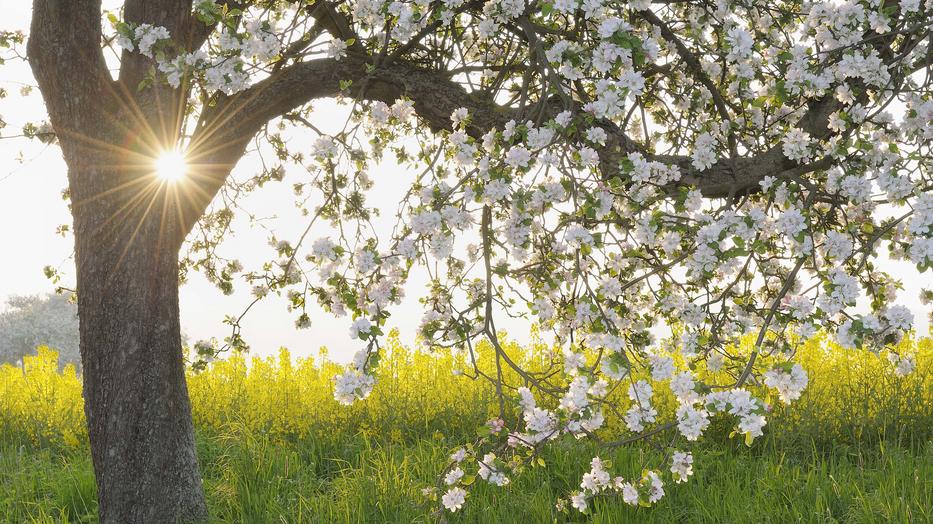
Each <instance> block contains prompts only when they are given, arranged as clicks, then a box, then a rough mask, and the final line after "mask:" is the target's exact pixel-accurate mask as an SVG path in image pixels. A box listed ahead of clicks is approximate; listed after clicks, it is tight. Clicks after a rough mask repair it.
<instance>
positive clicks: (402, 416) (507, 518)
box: [0, 337, 933, 523]
mask: <svg viewBox="0 0 933 524" xmlns="http://www.w3.org/2000/svg"><path fill="white" fill-rule="evenodd" d="M506 347H507V349H508V351H509V352H510V353H511V354H513V356H514V357H515V358H518V359H522V360H523V361H525V362H526V363H527V364H529V365H531V366H532V367H533V366H535V365H539V366H545V365H547V363H549V362H550V361H551V359H552V358H554V356H553V354H552V350H551V348H548V347H546V346H544V345H542V344H532V345H531V346H529V347H525V348H522V347H519V346H518V345H517V344H514V343H509V344H506ZM899 350H900V351H905V352H908V353H911V354H914V355H915V358H916V361H917V367H916V369H915V370H914V372H913V373H911V374H910V375H908V376H906V377H899V376H897V375H896V374H895V373H894V371H893V367H892V365H891V364H890V363H889V362H888V361H887V359H885V358H884V356H883V355H877V354H874V353H871V352H868V351H852V350H842V349H840V348H839V347H838V346H835V345H834V344H833V343H831V342H829V341H826V340H824V339H822V338H819V337H818V338H816V339H814V340H812V341H811V342H808V343H807V344H806V345H805V346H804V347H803V348H802V349H801V350H800V352H799V355H798V361H799V362H800V363H801V364H802V365H803V366H804V368H805V369H806V370H807V371H808V372H809V375H810V385H809V387H808V388H807V390H806V391H805V392H804V394H803V396H802V397H801V398H800V399H799V400H798V401H797V402H795V403H794V404H792V405H791V406H789V407H785V406H783V405H782V404H780V403H778V402H776V401H775V399H771V404H772V406H773V409H772V411H771V412H770V413H769V416H768V425H767V426H766V428H765V435H764V437H762V438H759V439H757V440H755V442H754V443H753V445H752V446H750V447H749V446H746V445H745V444H744V442H742V439H740V438H730V436H729V428H728V426H727V425H726V424H720V425H718V426H717V425H716V424H715V423H714V426H713V427H712V428H711V430H710V431H708V432H707V433H706V434H705V435H704V437H703V438H702V439H701V440H700V442H698V443H696V444H695V445H693V446H692V447H691V449H692V450H693V454H694V457H695V464H694V469H695V474H694V476H693V477H691V478H690V480H689V481H688V482H687V483H685V484H680V485H672V486H668V487H667V496H665V498H664V499H662V500H661V502H660V503H659V504H657V505H656V506H654V507H651V508H632V507H630V506H626V505H624V504H623V503H622V501H621V500H618V499H600V500H598V501H597V502H596V504H595V507H594V508H593V510H592V512H591V513H590V514H588V515H582V514H580V513H576V512H570V511H567V512H561V511H559V510H558V509H557V508H556V507H555V501H556V500H557V499H558V498H559V497H566V495H567V494H568V493H569V492H570V491H572V490H573V489H575V488H576V487H577V486H578V485H579V482H580V477H581V475H582V474H583V473H584V472H585V471H587V470H588V469H589V459H590V458H591V457H592V456H594V455H597V454H598V455H599V456H600V457H602V458H603V459H606V460H609V461H611V464H612V470H613V471H614V472H615V473H617V474H622V475H626V476H633V475H635V474H637V472H638V471H640V470H641V468H642V466H643V465H644V464H645V463H646V462H649V463H650V462H652V461H657V462H660V461H662V456H661V454H660V452H659V451H658V447H657V446H655V445H654V444H655V442H652V441H650V440H649V441H646V442H640V443H637V444H634V445H630V446H624V447H618V448H609V447H606V446H604V445H602V444H600V443H597V442H586V443H581V442H578V441H575V440H574V439H572V438H571V439H567V440H558V441H556V442H554V443H553V444H551V445H549V446H547V447H546V448H545V451H544V454H543V455H542V459H543V460H542V461H541V464H536V465H535V466H534V467H531V468H527V469H526V470H525V471H523V472H522V473H521V474H518V475H514V478H513V482H512V483H511V484H510V485H509V486H506V487H504V488H498V487H494V486H489V485H486V484H484V483H482V482H479V483H478V484H477V485H476V486H474V489H473V490H471V493H470V496H469V498H468V501H467V504H466V505H465V506H464V509H463V511H462V512H459V513H456V514H453V515H450V514H447V516H446V518H447V519H448V520H449V521H450V522H521V523H525V522H604V523H608V522H635V521H637V522H931V521H933V443H931V436H933V340H931V339H929V338H926V339H921V340H907V341H905V342H903V343H902V344H901V347H900V348H899ZM490 355H491V352H490V351H489V349H488V348H486V347H480V357H481V359H480V362H479V365H480V367H484V366H492V365H493V364H492V362H491V357H490ZM462 358H463V357H462V356H459V355H456V354H452V353H450V352H438V353H431V354H429V353H423V352H416V351H411V350H409V349H407V348H405V347H403V346H402V345H401V344H399V343H398V341H397V338H390V352H389V354H388V355H387V357H385V358H384V359H383V361H382V363H381V365H380V369H379V372H378V375H377V376H378V383H377V386H376V388H375V390H374V391H373V393H372V395H371V396H370V398H369V399H367V400H366V401H363V402H357V403H355V404H354V405H352V406H341V405H339V404H338V403H337V402H336V401H335V400H334V398H333V393H332V392H333V385H332V380H331V377H332V376H333V375H334V373H335V372H336V371H337V370H338V366H337V365H335V364H333V363H330V362H328V361H327V359H326V354H321V355H319V356H317V357H316V358H307V359H296V358H293V357H292V356H291V355H290V354H289V353H288V351H286V350H284V349H283V350H281V351H280V353H279V355H278V356H277V357H273V358H266V359H259V358H253V359H249V358H247V357H244V356H240V355H234V356H230V357H229V358H226V359H223V360H218V361H216V362H214V363H212V364H211V365H210V366H209V367H208V368H207V369H206V370H204V371H201V372H194V371H192V372H190V374H189V377H188V383H189V391H190V394H191V399H192V408H193V416H194V420H195V426H196V428H197V440H198V453H199V460H200V464H201V469H202V474H203V477H204V485H205V491H206V493H207V497H208V503H209V505H210V510H211V515H212V519H214V520H215V521H217V522H250V523H252V522H256V523H262V522H283V523H291V522H348V523H349V522H354V523H355V522H406V523H407V522H432V521H436V520H437V516H436V515H432V511H433V509H434V508H435V505H434V504H435V503H434V502H433V501H431V500H429V498H426V497H425V496H424V495H423V494H422V490H423V489H424V488H429V487H431V486H435V485H436V484H437V483H438V480H439V479H438V474H439V473H440V472H441V471H442V470H443V468H444V467H445V465H446V463H447V457H448V455H449V454H450V452H451V451H452V450H453V449H455V448H457V447H458V446H460V445H462V444H464V443H466V442H470V441H472V440H474V439H476V438H477V428H478V427H480V426H482V425H483V424H484V422H485V421H486V420H488V419H489V418H490V417H491V416H493V415H494V414H495V413H496V412H497V411H496V410H497V401H496V398H495V395H494V391H493V390H492V389H490V388H489V387H487V385H486V384H484V383H483V382H481V381H474V380H471V379H470V378H469V377H467V376H463V375H457V374H453V373H451V369H452V368H457V367H462V365H463V364H464V363H463V362H462ZM698 373H700V374H701V375H702V373H703V372H702V370H698ZM511 379H512V380H517V378H516V377H511ZM80 392H81V384H80V378H79V377H78V376H77V374H76V373H75V371H74V369H73V368H70V367H66V368H64V369H63V370H60V369H59V366H58V364H57V362H56V355H55V353H54V351H52V350H49V349H47V348H40V349H39V351H38V355H37V356H35V357H28V358H26V359H25V361H24V362H23V365H22V366H21V367H14V366H11V365H4V366H2V367H0V488H2V489H0V522H16V523H19V522H94V521H95V519H96V517H95V512H96V495H95V486H94V477H93V471H92V468H91V462H90V455H89V451H88V444H87V435H86V431H85V429H84V426H83V425H84V416H83V407H82V401H81V396H80ZM763 394H764V393H763ZM669 401H670V403H671V405H673V399H669ZM658 404H659V406H663V405H664V400H663V399H659V402H658ZM659 411H661V412H662V415H664V416H665V417H667V418H668V419H669V418H670V417H671V414H670V413H668V412H667V411H670V410H662V409H661V408H659ZM507 418H508V417H507ZM662 422H664V420H662ZM719 426H721V427H719ZM620 434H622V435H624V434H625V431H624V430H623V429H621V423H620V421H619V420H615V419H613V418H612V417H607V425H606V428H604V429H603V430H602V433H600V434H599V435H598V436H602V437H605V438H612V437H613V436H618V435H620ZM672 436H673V434H672V433H667V434H666V435H665V434H663V433H662V434H661V435H659V436H658V438H667V440H668V441H669V440H670V437H672Z"/></svg>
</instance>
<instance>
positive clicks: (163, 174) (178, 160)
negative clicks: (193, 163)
mask: <svg viewBox="0 0 933 524" xmlns="http://www.w3.org/2000/svg"><path fill="white" fill-rule="evenodd" d="M155 172H156V176H157V177H159V179H160V180H164V181H166V182H177V181H179V180H181V179H182V178H184V177H185V175H186V174H188V162H187V161H186V160H185V155H184V153H182V152H181V151H179V150H177V149H173V150H171V151H166V152H164V153H162V154H161V155H159V158H157V159H156V161H155Z"/></svg>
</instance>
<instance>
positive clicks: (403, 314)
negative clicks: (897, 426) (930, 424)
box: [0, 0, 931, 361]
mask: <svg viewBox="0 0 933 524" xmlns="http://www.w3.org/2000/svg"><path fill="white" fill-rule="evenodd" d="M107 3H112V2H107ZM31 4H32V2H29V1H26V0H0V12H2V13H3V15H4V16H3V18H2V20H0V29H2V30H14V29H22V30H25V29H26V28H27V27H28V25H29V17H30V11H31ZM23 85H34V80H33V78H32V75H31V73H30V71H29V69H28V66H26V64H24V63H21V62H11V63H7V64H6V65H4V66H2V67H0V87H2V88H5V89H6V90H7V91H9V92H10V93H11V95H10V96H9V97H8V98H7V99H3V100H0V117H2V118H3V119H4V120H5V121H6V122H7V127H6V128H5V129H3V130H0V136H8V135H12V134H18V130H19V129H21V128H22V125H23V124H24V123H26V122H28V121H33V122H38V121H41V120H43V119H44V116H45V113H44V109H43V104H42V100H41V96H40V95H39V93H38V91H37V90H36V91H34V92H33V94H32V95H30V96H28V97H22V96H19V95H18V91H19V89H20V87H22V86H23ZM316 109H317V112H316V114H315V117H316V118H315V124H316V125H319V127H321V128H322V129H323V130H324V131H327V130H328V128H332V127H334V126H340V125H342V123H343V117H342V116H341V113H342V111H340V110H339V109H338V108H337V107H336V105H335V104H334V103H330V102H321V103H318V104H317V105H316ZM20 153H22V156H21V157H20ZM257 165H258V162H257V159H256V158H255V157H247V158H245V159H244V160H243V161H241V162H240V164H239V165H238V167H237V169H236V171H235V174H237V173H239V174H240V176H244V174H245V173H250V172H253V171H254V170H256V166H257ZM300 176H301V175H300V174H297V173H292V174H289V175H288V176H287V177H286V179H285V181H284V182H282V183H273V184H267V185H266V187H265V188H263V189H260V190H258V191H257V192H256V193H254V194H252V195H250V197H249V198H247V199H246V200H244V205H245V207H246V208H247V209H248V210H249V211H251V212H252V213H254V214H255V215H256V216H259V217H276V218H275V219H272V220H269V221H268V222H267V223H268V225H270V227H272V228H273V229H274V230H275V232H276V234H277V235H278V236H279V238H281V239H288V240H294V239H297V236H298V235H299V234H300V232H301V231H302V230H303V229H304V228H305V227H306V224H307V221H306V219H302V218H301V217H300V216H299V215H298V214H297V212H295V210H294V205H293V203H294V197H293V195H292V191H291V186H292V183H293V182H295V181H297V180H298V179H299V177H300ZM371 176H372V178H373V179H374V181H375V184H376V185H375V187H374V190H373V191H372V192H371V195H372V196H371V197H370V198H376V199H378V200H376V203H377V204H379V207H381V208H382V209H384V210H385V215H387V216H386V217H384V218H385V219H386V220H387V222H386V223H387V224H391V220H392V219H393V215H394V210H395V209H396V206H397V204H398V197H399V196H400V195H401V194H402V192H403V190H404V186H405V184H403V183H400V181H401V180H407V179H408V177H410V176H411V175H410V174H406V173H405V172H404V170H403V169H402V168H400V167H399V166H397V165H394V164H392V163H389V162H386V163H385V164H384V165H383V166H380V167H379V168H378V169H375V170H373V172H372V173H371ZM66 185H67V180H66V171H65V165H64V162H63V161H62V158H61V153H60V151H59V149H58V148H57V147H56V146H51V147H49V146H44V145H41V144H39V143H38V142H35V141H25V140H23V139H0V302H2V301H5V299H6V297H8V296H10V295H15V294H35V293H48V292H51V291H52V290H53V288H54V286H53V285H52V283H51V282H50V281H49V280H47V279H46V278H45V276H44V275H43V273H42V268H43V267H44V266H46V265H52V266H55V267H59V268H60V269H61V270H62V271H63V272H64V273H65V274H66V278H68V279H71V280H66V281H65V282H64V284H65V285H66V286H69V287H71V285H73V275H74V266H73V262H72V260H71V259H70V255H71V252H72V239H71V237H70V236H69V237H66V238H61V237H59V236H57V235H56V234H55V230H56V228H57V227H58V226H59V225H61V224H70V223H71V217H70V215H69V213H68V209H67V205H66V202H65V201H63V200H62V198H61V191H62V190H63V189H65V187H66ZM264 223H265V222H264ZM234 229H235V231H236V233H237V234H236V235H235V236H234V237H232V238H230V239H228V240H227V241H226V243H225V247H224V249H223V250H222V252H223V253H225V254H228V255H229V256H231V257H234V258H239V259H240V260H241V261H242V262H243V263H244V265H245V266H246V268H247V269H250V268H255V267H257V265H258V264H260V263H261V262H263V261H265V260H267V259H268V258H269V257H270V255H271V253H270V250H269V249H268V248H267V246H266V241H267V239H268V232H267V231H265V230H263V228H262V227H257V226H256V224H250V223H249V222H248V221H247V220H245V219H238V221H237V222H235V224H234ZM327 233H328V227H327V226H326V224H321V225H320V226H317V225H316V226H315V230H313V232H312V233H311V234H310V235H309V238H310V239H312V240H313V239H315V238H318V237H321V236H325V235H326V234H327ZM883 264H884V265H885V266H887V267H888V268H889V270H890V271H892V272H893V273H894V274H895V275H899V276H901V277H903V280H904V284H905V287H906V288H907V289H906V290H905V291H904V292H903V293H902V294H901V303H904V304H905V305H908V306H909V307H910V308H911V309H912V310H913V312H914V315H915V319H916V326H915V327H916V328H917V331H918V332H919V333H927V331H928V329H929V328H928V322H927V311H926V308H925V307H923V306H921V304H920V302H919V299H918V291H919V289H920V287H921V285H919V284H925V285H926V286H929V285H930V284H931V281H930V280H931V279H930V276H929V274H927V275H919V274H918V273H917V272H916V270H915V269H914V268H913V266H911V265H910V264H908V263H903V262H897V263H893V262H889V261H888V262H883ZM424 282H425V279H424V277H423V275H422V276H420V277H419V276H418V275H416V276H414V277H413V279H412V281H411V282H410V285H409V287H408V288H407V289H406V293H407V298H406V300H405V302H404V303H403V304H402V305H401V306H399V307H397V308H395V309H394V310H393V317H392V319H390V324H389V327H398V328H399V329H400V330H401V332H402V338H403V341H406V342H411V341H412V340H413V335H414V332H415V328H416V326H417V325H418V322H419V319H420V317H421V308H420V306H419V304H418V303H417V298H418V297H419V296H420V295H421V293H422V290H423V289H424ZM249 291H250V290H249V286H248V285H246V284H245V283H242V284H241V285H239V286H238V291H237V293H235V294H234V295H232V296H223V295H222V294H221V293H220V292H219V291H218V290H217V288H215V287H214V286H213V285H212V284H210V283H208V282H207V281H206V280H205V279H204V278H203V277H201V276H200V275H198V274H191V275H190V282H189V283H188V284H186V285H185V286H183V287H182V288H181V316H182V318H181V320H182V329H183V331H184V332H185V333H186V334H187V335H188V336H189V337H190V338H191V339H192V340H197V339H201V338H210V337H217V338H218V339H222V338H223V337H224V336H226V335H227V334H229V328H228V327H227V326H225V325H224V324H223V323H222V321H223V318H224V316H225V315H227V314H232V315H237V314H239V312H240V311H242V310H243V308H245V307H246V306H247V305H248V304H249V302H250V300H251V296H250V294H249ZM294 318H295V317H294V315H293V314H290V313H288V312H287V311H286V301H285V299H284V298H276V297H272V298H269V299H266V300H264V301H261V302H260V303H258V304H257V305H256V306H255V307H254V308H253V310H251V312H250V314H249V316H248V317H247V318H246V319H245V322H244V324H243V331H242V334H243V336H244V337H245V339H246V340H247V342H248V343H249V344H250V345H251V346H252V353H253V354H254V355H268V354H272V353H275V351H276V350H277V349H278V347H280V346H286V347H288V348H289V349H290V350H292V352H293V354H297V355H311V354H316V353H317V350H318V349H319V348H320V347H321V346H327V347H328V348H329V352H330V356H331V358H334V359H335V360H341V361H343V360H348V359H349V358H350V356H351V355H352V354H353V353H354V352H355V351H356V350H357V349H359V347H360V343H359V341H353V340H351V339H350V338H349V334H348V329H349V326H350V319H348V318H340V319H334V318H333V317H330V316H329V315H327V314H326V313H323V312H320V311H319V310H316V309H312V311H311V318H312V326H311V328H310V329H308V330H302V331H298V330H295V329H294V327H293V323H294ZM500 323H501V324H502V327H503V328H505V329H506V330H508V331H509V332H510V333H513V334H515V335H518V338H520V339H522V338H524V337H523V336H521V335H522V334H523V333H524V332H526V331H527V326H526V325H524V324H522V323H519V322H517V321H511V322H509V321H505V319H502V321H500Z"/></svg>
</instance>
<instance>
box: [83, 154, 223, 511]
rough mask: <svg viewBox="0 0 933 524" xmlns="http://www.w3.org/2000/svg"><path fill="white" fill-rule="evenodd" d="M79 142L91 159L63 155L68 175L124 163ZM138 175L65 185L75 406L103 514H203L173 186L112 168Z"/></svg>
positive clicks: (104, 174) (103, 175) (98, 177)
mask: <svg viewBox="0 0 933 524" xmlns="http://www.w3.org/2000/svg"><path fill="white" fill-rule="evenodd" d="M81 149H84V150H85V152H86V153H87V156H89V157H90V158H81V159H80V160H77V159H75V158H74V157H72V162H71V163H70V164H75V163H76V164H81V166H77V169H78V170H80V171H82V172H83V173H81V174H77V173H70V178H71V179H72V180H73V181H74V180H75V179H77V178H80V179H82V180H85V181H87V180H95V179H96V180H105V179H107V178H112V177H113V176H114V174H113V172H112V171H111V172H107V171H110V170H107V169H101V170H98V169H95V168H94V167H87V166H94V165H101V163H107V162H111V163H110V164H109V165H111V166H121V165H125V164H123V163H121V162H120V161H119V160H118V159H115V158H112V157H111V158H109V159H108V158H106V157H103V155H98V154H94V153H93V152H89V151H88V150H87V149H85V148H81ZM66 156H69V155H66ZM102 157H103V158H102ZM124 162H125V160H124ZM121 169H122V168H121ZM70 171H75V168H72V169H70ZM95 171H98V172H96V173H95ZM77 175H80V176H77ZM86 175H90V176H86ZM95 175H96V176H95ZM147 178H148V179H149V182H141V183H133V184H129V185H128V186H127V189H124V190H122V191H115V192H112V193H109V194H108V193H107V191H106V190H103V189H102V187H101V186H98V189H96V190H95V189H92V190H91V192H90V193H89V192H88V186H87V184H85V185H83V186H82V187H81V188H80V191H81V192H82V193H84V194H83V195H81V196H80V197H78V198H74V196H73V199H74V204H73V205H74V210H73V214H74V219H75V247H76V254H75V256H76V262H77V282H78V314H79V317H80V320H81V328H80V332H81V360H82V365H83V368H84V373H83V380H84V381H83V385H84V399H85V413H86V415H87V423H88V434H89V437H90V444H91V454H92V457H93V461H94V473H95V475H96V479H97V488H98V501H99V503H100V520H101V522H105V523H109V522H113V523H121V524H123V523H153V522H189V521H198V520H203V519H204V518H206V516H207V508H206V505H205V502H204V495H203V490H202V486H201V477H200V473H199V471H198V464H197V459H196V456H195V440H194V428H193V424H192V420H191V406H190V402H189V399H188V390H187V386H186V383H185V373H184V359H183V354H182V348H181V338H180V328H179V311H178V247H177V245H178V242H177V239H176V235H177V229H176V227H175V225H174V223H175V221H174V220H173V218H172V217H173V215H174V212H173V208H172V207H171V206H170V203H171V202H172V201H173V200H174V198H175V196H174V195H172V194H171V192H172V191H173V189H172V187H171V186H170V185H167V184H164V183H160V182H158V180H156V179H155V178H154V177H152V176H149V177H146V176H144V175H140V174H139V173H126V174H122V173H120V174H118V176H117V179H118V180H124V181H126V180H146V179H147ZM125 183H126V182H124V184H125ZM76 189H78V188H75V186H74V184H72V192H73V193H74V192H75V190H76Z"/></svg>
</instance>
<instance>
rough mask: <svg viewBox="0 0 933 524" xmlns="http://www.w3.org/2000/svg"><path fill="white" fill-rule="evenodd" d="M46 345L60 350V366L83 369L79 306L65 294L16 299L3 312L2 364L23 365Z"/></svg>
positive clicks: (0, 318) (0, 317) (0, 333)
mask: <svg viewBox="0 0 933 524" xmlns="http://www.w3.org/2000/svg"><path fill="white" fill-rule="evenodd" d="M39 345H46V346H50V347H52V348H53V349H55V350H56V351H58V354H59V359H58V362H59V364H60V365H62V366H64V365H66V364H74V365H75V366H77V367H78V369H80V368H81V353H80V352H79V350H78V306H77V305H76V304H75V303H74V302H73V301H72V300H71V297H70V296H66V295H47V296H41V295H32V296H13V297H10V298H8V299H7V301H6V308H5V309H4V311H2V312H0V362H8V363H15V362H20V361H21V360H22V358H23V355H29V354H32V353H34V352H35V350H36V346H39Z"/></svg>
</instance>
